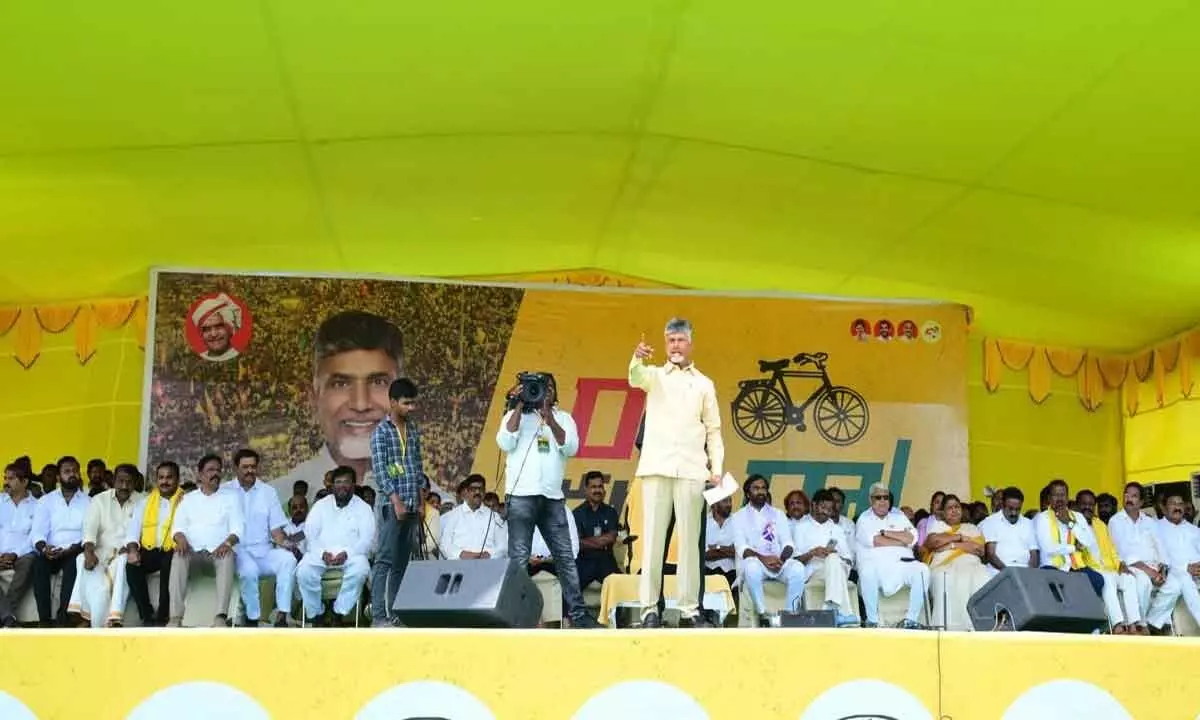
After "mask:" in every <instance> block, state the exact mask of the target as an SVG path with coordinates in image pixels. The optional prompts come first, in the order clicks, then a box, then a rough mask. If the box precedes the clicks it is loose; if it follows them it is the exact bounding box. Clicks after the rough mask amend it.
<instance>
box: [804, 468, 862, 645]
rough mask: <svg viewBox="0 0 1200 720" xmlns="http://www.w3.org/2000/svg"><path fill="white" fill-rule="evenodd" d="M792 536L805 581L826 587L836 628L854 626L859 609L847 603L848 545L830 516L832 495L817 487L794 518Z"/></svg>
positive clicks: (828, 608) (848, 590) (829, 608)
mask: <svg viewBox="0 0 1200 720" xmlns="http://www.w3.org/2000/svg"><path fill="white" fill-rule="evenodd" d="M792 538H793V540H794V542H795V547H796V551H797V552H798V553H799V555H797V556H796V560H798V561H799V562H801V563H803V564H804V568H805V576H806V582H807V581H809V580H813V579H816V580H820V581H821V582H822V583H823V584H824V586H825V608H824V609H826V610H833V611H834V612H836V613H837V624H838V627H857V626H858V624H859V623H858V614H857V610H858V608H857V607H855V606H853V605H851V604H850V564H851V560H850V558H851V555H850V544H849V543H848V542H846V534H845V533H844V532H842V528H841V526H840V525H838V523H837V521H836V520H834V519H833V494H832V493H830V492H829V491H828V490H818V491H817V493H816V494H815V495H813V499H812V505H811V507H810V509H809V513H808V514H807V515H805V516H804V517H802V518H800V519H799V520H798V521H796V525H795V527H794V528H793V529H792Z"/></svg>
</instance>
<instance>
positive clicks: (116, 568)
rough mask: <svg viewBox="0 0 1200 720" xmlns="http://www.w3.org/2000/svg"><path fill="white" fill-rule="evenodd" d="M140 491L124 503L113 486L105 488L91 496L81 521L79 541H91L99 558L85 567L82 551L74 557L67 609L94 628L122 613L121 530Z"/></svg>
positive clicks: (125, 594) (125, 587) (124, 589)
mask: <svg viewBox="0 0 1200 720" xmlns="http://www.w3.org/2000/svg"><path fill="white" fill-rule="evenodd" d="M139 499H140V495H138V494H137V493H134V494H133V495H132V496H131V497H130V498H129V499H128V500H126V501H125V504H124V505H122V504H121V503H120V502H118V500H117V491H116V490H105V491H104V492H102V493H99V494H98V495H96V496H95V497H93V498H92V501H91V503H89V504H88V508H87V514H86V515H85V516H84V521H83V542H84V543H85V544H86V543H93V544H94V545H95V553H96V558H97V559H98V560H99V562H98V563H97V564H96V567H94V568H92V569H91V570H85V569H84V565H83V560H84V555H83V553H80V554H79V555H78V556H76V558H75V572H76V580H75V586H74V587H73V588H71V597H70V600H69V601H68V603H67V612H72V613H79V614H80V615H81V616H82V617H83V618H84V619H85V620H87V621H89V622H90V623H91V625H92V627H94V628H98V627H103V626H104V625H105V624H106V623H107V622H109V621H114V622H120V621H121V619H122V617H123V616H124V614H125V603H126V600H127V598H128V585H126V583H125V562H126V559H127V558H126V555H125V554H124V552H122V551H123V549H124V545H125V533H126V530H127V528H128V525H129V521H130V519H131V518H132V517H133V512H134V510H135V508H137V506H138V500H139Z"/></svg>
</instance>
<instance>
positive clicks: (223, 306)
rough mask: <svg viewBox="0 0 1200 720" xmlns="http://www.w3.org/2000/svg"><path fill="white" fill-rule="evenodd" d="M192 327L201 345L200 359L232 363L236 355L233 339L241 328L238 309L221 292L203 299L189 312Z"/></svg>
mask: <svg viewBox="0 0 1200 720" xmlns="http://www.w3.org/2000/svg"><path fill="white" fill-rule="evenodd" d="M192 324H194V325H195V326H196V330H197V331H198V332H199V333H200V339H201V340H202V341H203V342H204V352H202V353H200V357H202V358H204V359H205V360H209V361H212V362H224V361H226V360H232V359H233V358H235V357H237V356H238V355H239V351H238V349H237V348H235V347H234V346H233V336H234V334H236V333H237V331H238V330H240V329H241V327H242V308H241V306H240V305H238V304H237V303H236V302H235V301H234V300H233V298H231V297H229V295H226V294H225V293H220V294H219V295H217V296H215V297H211V298H205V299H203V300H201V301H200V302H199V303H197V305H196V307H195V309H193V310H192Z"/></svg>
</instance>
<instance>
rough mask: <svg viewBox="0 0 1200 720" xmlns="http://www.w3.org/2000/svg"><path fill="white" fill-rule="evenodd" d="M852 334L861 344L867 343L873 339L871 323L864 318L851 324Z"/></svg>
mask: <svg viewBox="0 0 1200 720" xmlns="http://www.w3.org/2000/svg"><path fill="white" fill-rule="evenodd" d="M850 334H851V335H852V336H854V339H855V340H857V341H859V342H867V341H868V340H870V339H871V323H869V322H867V321H866V319H864V318H858V319H857V320H855V321H854V322H853V323H851V324H850Z"/></svg>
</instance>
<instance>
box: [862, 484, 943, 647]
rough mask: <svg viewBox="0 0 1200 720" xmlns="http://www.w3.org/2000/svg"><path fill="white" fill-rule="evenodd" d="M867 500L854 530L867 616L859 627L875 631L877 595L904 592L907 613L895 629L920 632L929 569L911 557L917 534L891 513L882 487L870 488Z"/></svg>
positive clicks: (901, 515)
mask: <svg viewBox="0 0 1200 720" xmlns="http://www.w3.org/2000/svg"><path fill="white" fill-rule="evenodd" d="M870 498H871V507H870V508H869V509H868V510H867V511H866V512H865V513H863V514H862V516H861V517H859V518H858V524H857V527H856V530H855V538H856V542H857V544H858V575H859V578H860V579H861V585H860V590H861V592H862V601H863V606H864V608H865V609H866V615H867V618H866V622H865V623H864V624H863V626H864V627H879V598H880V595H883V596H885V597H891V596H892V595H895V594H896V593H898V592H900V590H901V588H908V591H909V595H908V612H907V613H905V615H904V620H902V621H901V622H900V625H899V627H901V628H903V629H906V630H916V629H920V628H921V624H920V622H919V619H920V617H921V611H922V609H924V606H925V591H926V588H928V587H929V567H928V566H926V565H925V563H921V562H917V561H916V558H915V557H914V556H913V544H914V543H916V541H917V530H916V528H914V527H913V525H912V523H911V522H909V520H908V518H907V517H905V516H904V513H902V512H900V511H898V510H894V509H892V494H891V492H890V491H889V490H888V488H887V486H886V485H883V484H880V483H876V484H874V485H872V486H871V490H870Z"/></svg>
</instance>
